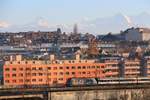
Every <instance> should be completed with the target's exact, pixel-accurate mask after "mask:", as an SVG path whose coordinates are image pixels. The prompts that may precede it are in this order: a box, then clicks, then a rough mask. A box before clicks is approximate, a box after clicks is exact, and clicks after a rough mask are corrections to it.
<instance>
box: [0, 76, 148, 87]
mask: <svg viewBox="0 0 150 100" xmlns="http://www.w3.org/2000/svg"><path fill="white" fill-rule="evenodd" d="M129 84H130V85H134V84H150V78H148V77H137V78H69V79H68V80H67V82H66V84H53V85H21V86H15V85H13V86H5V85H1V86H0V88H61V87H63V88H64V87H79V86H82V87H83V86H102V85H108V86H109V85H129Z"/></svg>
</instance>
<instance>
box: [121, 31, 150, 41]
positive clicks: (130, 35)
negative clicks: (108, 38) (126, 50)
mask: <svg viewBox="0 0 150 100" xmlns="http://www.w3.org/2000/svg"><path fill="white" fill-rule="evenodd" d="M124 33H125V39H126V40H127V41H148V40H150V29H148V28H130V29H127V30H126V31H125V32H124Z"/></svg>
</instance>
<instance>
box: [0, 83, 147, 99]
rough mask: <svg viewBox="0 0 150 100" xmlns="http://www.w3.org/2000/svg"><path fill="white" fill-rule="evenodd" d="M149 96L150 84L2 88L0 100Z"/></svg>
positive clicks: (132, 97) (135, 97)
mask: <svg viewBox="0 0 150 100" xmlns="http://www.w3.org/2000/svg"><path fill="white" fill-rule="evenodd" d="M148 97H150V84H134V85H132V84H129V85H94V86H82V87H61V88H50V87H49V88H48V87H45V88H40V87H39V88H11V89H9V88H1V89H0V100H13V99H22V98H23V99H27V100H30V99H32V100H146V99H147V98H148Z"/></svg>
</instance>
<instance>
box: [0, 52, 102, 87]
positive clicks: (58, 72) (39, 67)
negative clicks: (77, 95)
mask: <svg viewBox="0 0 150 100" xmlns="http://www.w3.org/2000/svg"><path fill="white" fill-rule="evenodd" d="M104 69H105V64H104V63H100V62H97V61H96V60H94V59H92V60H89V59H80V55H79V54H76V59H72V60H59V59H55V56H54V55H50V59H49V60H46V61H45V60H23V59H22V56H21V55H17V56H16V59H15V60H13V59H12V57H11V59H10V61H6V62H5V64H4V67H3V76H4V85H45V84H46V85H47V84H48V85H52V84H56V83H57V84H65V83H66V81H67V79H69V78H73V77H85V78H86V77H94V78H95V77H99V78H103V77H105V71H104Z"/></svg>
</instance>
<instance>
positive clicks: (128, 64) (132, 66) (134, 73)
mask: <svg viewBox="0 0 150 100" xmlns="http://www.w3.org/2000/svg"><path fill="white" fill-rule="evenodd" d="M124 70H125V73H124V74H125V75H124V77H140V76H141V63H140V60H137V59H136V60H125V63H124Z"/></svg>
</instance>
